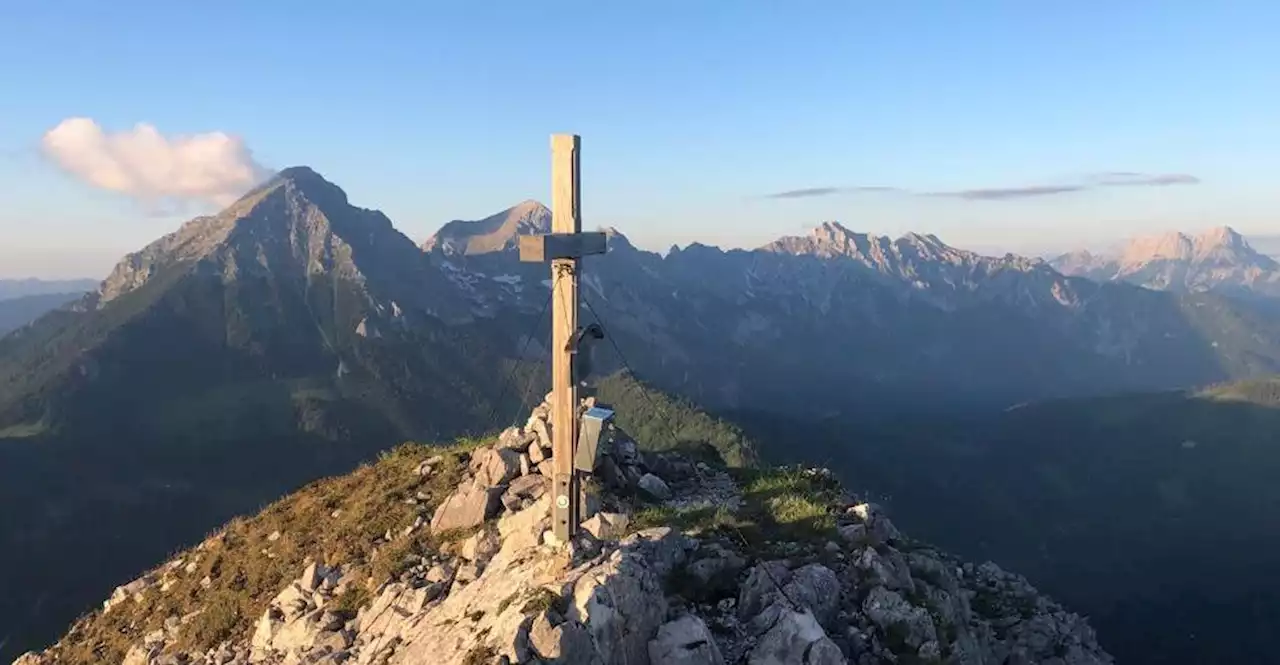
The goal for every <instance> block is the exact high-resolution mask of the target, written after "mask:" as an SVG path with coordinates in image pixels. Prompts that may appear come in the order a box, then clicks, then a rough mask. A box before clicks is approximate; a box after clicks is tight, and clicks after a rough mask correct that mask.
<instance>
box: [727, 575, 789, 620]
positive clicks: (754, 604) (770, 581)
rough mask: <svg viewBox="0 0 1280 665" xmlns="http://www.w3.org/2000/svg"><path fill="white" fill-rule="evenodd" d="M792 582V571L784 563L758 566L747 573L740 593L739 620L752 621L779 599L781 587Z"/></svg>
mask: <svg viewBox="0 0 1280 665" xmlns="http://www.w3.org/2000/svg"><path fill="white" fill-rule="evenodd" d="M790 581H791V571H790V570H789V569H788V568H787V564H786V562H784V561H766V562H762V563H758V564H756V565H755V566H754V567H752V568H751V570H750V571H749V572H748V573H747V579H745V580H743V582H742V587H741V588H740V589H739V591H738V618H740V619H743V620H744V621H745V620H747V619H750V618H752V617H754V616H756V615H757V614H759V613H760V612H762V611H763V610H764V609H765V608H766V607H768V606H770V605H772V604H773V603H774V601H775V600H776V599H777V598H778V597H779V595H780V593H779V589H780V585H785V584H786V583H787V582H790Z"/></svg>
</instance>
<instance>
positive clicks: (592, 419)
mask: <svg viewBox="0 0 1280 665" xmlns="http://www.w3.org/2000/svg"><path fill="white" fill-rule="evenodd" d="M611 420H613V409H606V408H603V407H599V406H593V407H591V408H590V409H587V411H586V413H584V414H582V420H581V423H580V424H579V426H578V450H577V452H576V453H575V454H574V460H573V468H574V469H576V470H578V471H582V472H585V473H591V472H592V471H595V468H596V455H597V454H598V452H599V449H600V439H601V437H602V435H603V434H604V429H605V426H606V425H608V424H609V421H611Z"/></svg>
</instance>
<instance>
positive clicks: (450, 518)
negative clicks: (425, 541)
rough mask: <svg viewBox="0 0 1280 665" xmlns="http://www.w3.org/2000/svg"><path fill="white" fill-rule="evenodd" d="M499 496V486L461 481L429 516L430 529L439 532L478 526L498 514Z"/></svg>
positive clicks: (500, 492) (500, 491)
mask: <svg viewBox="0 0 1280 665" xmlns="http://www.w3.org/2000/svg"><path fill="white" fill-rule="evenodd" d="M501 497H502V490H501V489H500V488H497V487H488V486H485V485H484V484H482V483H479V482H469V483H463V484H462V485H460V486H458V489H456V490H454V492H453V494H450V495H449V496H448V497H447V498H446V499H445V500H444V501H442V502H441V503H440V506H439V507H438V508H436V512H435V515H434V516H433V517H432V518H431V530H432V531H433V532H435V533H440V532H443V531H449V530H451V529H468V528H471V527H474V526H479V525H480V524H483V523H484V521H485V520H487V519H489V518H490V517H493V516H494V515H497V514H498V509H499V508H500V507H501V505H502V503H501Z"/></svg>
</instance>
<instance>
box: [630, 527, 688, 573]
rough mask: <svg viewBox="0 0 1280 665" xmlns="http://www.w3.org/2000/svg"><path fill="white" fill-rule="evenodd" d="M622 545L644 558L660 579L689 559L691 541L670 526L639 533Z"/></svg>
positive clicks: (632, 535) (631, 536)
mask: <svg viewBox="0 0 1280 665" xmlns="http://www.w3.org/2000/svg"><path fill="white" fill-rule="evenodd" d="M620 545H621V546H622V547H623V548H625V549H628V550H632V551H634V552H635V553H636V555H637V556H640V557H643V558H644V559H645V560H646V561H647V562H648V563H649V566H650V567H651V568H652V569H653V572H654V574H655V575H657V576H658V578H660V579H661V578H665V577H666V576H667V575H670V574H671V571H672V570H675V569H676V567H678V566H680V565H683V564H684V562H685V560H686V559H687V558H688V550H689V545H690V543H689V541H688V539H687V538H685V536H684V535H683V534H681V533H680V532H679V531H676V530H674V529H672V528H671V527H668V526H658V527H653V528H650V529H644V530H643V531H637V532H635V533H633V534H631V535H629V536H627V537H626V538H623V539H622V541H621V543H620Z"/></svg>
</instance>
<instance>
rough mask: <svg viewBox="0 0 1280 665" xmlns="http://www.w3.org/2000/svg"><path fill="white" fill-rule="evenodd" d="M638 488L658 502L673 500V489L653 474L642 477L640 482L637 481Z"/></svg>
mask: <svg viewBox="0 0 1280 665" xmlns="http://www.w3.org/2000/svg"><path fill="white" fill-rule="evenodd" d="M636 486H637V487H639V488H640V489H641V490H642V491H643V492H644V493H645V494H648V495H649V496H651V497H653V498H654V499H656V500H658V501H666V500H667V499H670V498H671V488H670V487H668V486H667V483H666V481H664V480H663V479H661V478H659V477H657V476H655V475H653V474H652V473H646V474H644V475H643V476H640V480H638V481H636Z"/></svg>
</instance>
